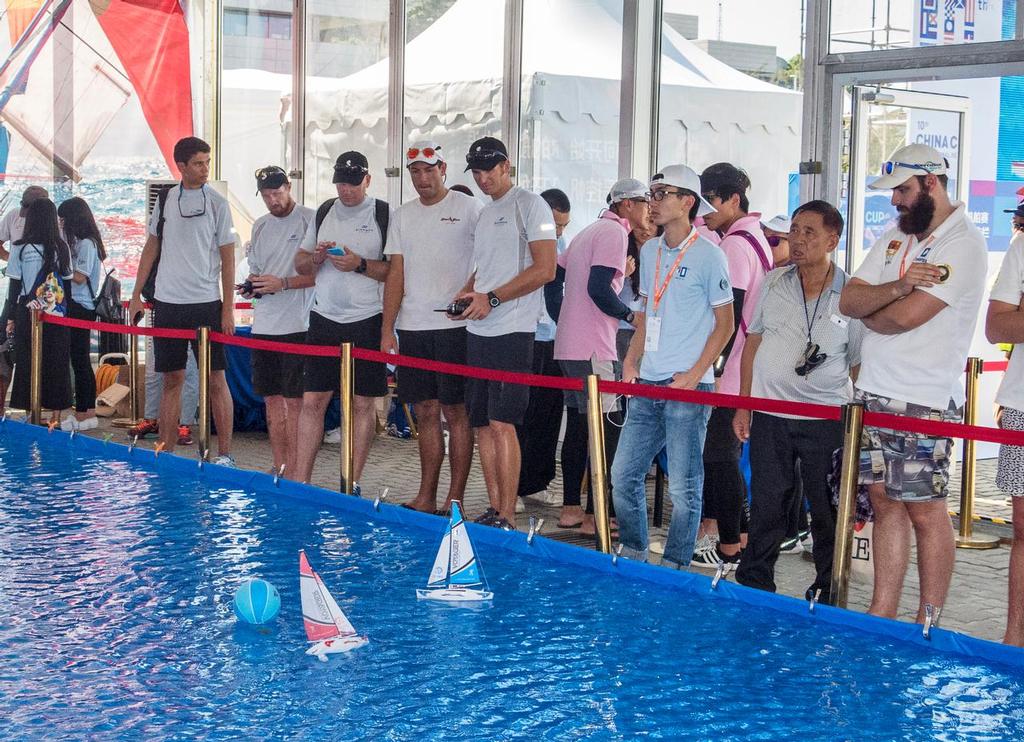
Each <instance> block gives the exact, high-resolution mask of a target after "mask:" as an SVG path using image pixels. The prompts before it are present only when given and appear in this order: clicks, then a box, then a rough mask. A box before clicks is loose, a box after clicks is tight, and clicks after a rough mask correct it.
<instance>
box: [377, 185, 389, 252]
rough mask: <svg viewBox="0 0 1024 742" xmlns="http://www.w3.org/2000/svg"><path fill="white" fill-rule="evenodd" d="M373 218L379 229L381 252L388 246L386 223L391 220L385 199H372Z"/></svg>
mask: <svg viewBox="0 0 1024 742" xmlns="http://www.w3.org/2000/svg"><path fill="white" fill-rule="evenodd" d="M373 218H374V219H375V220H376V221H377V228H378V229H379V230H380V251H381V253H383V252H384V248H385V247H387V246H388V223H389V222H390V221H391V207H390V206H388V202H387V201H381V200H380V199H379V198H375V199H373Z"/></svg>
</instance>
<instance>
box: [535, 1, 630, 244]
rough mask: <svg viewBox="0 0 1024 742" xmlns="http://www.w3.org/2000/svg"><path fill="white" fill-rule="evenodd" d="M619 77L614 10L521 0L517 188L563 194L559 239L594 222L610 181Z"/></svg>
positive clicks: (614, 5) (614, 173)
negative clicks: (568, 218) (564, 218)
mask: <svg viewBox="0 0 1024 742" xmlns="http://www.w3.org/2000/svg"><path fill="white" fill-rule="evenodd" d="M621 77H622V3H621V2H616V1H613V0H526V2H525V4H524V10H523V80H522V90H523V93H522V105H521V117H520V127H521V129H520V130H521V139H520V149H519V183H520V184H521V185H522V186H524V187H526V188H529V189H530V190H533V191H535V192H537V193H540V192H541V191H544V190H546V189H548V188H560V189H561V190H563V191H565V193H566V194H567V195H568V196H569V201H570V202H571V204H572V211H573V214H574V219H573V220H572V222H570V226H569V228H568V230H567V236H571V235H572V234H573V233H575V232H576V231H578V230H579V229H580V228H582V227H584V226H586V225H587V224H589V223H590V222H591V221H592V220H593V219H595V218H596V217H597V215H598V214H599V213H600V211H601V209H602V208H604V207H605V205H606V203H605V196H606V195H607V194H608V191H609V189H610V188H611V186H612V184H613V183H614V182H615V180H616V179H617V178H618V154H619V106H620V99H619V95H620V80H621Z"/></svg>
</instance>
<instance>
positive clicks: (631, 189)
mask: <svg viewBox="0 0 1024 742" xmlns="http://www.w3.org/2000/svg"><path fill="white" fill-rule="evenodd" d="M631 198H642V199H644V200H645V201H646V200H647V198H648V196H647V186H646V185H645V184H644V182H643V181H642V180H637V179H636V178H623V179H622V180H617V181H615V185H613V186H612V189H611V190H610V191H609V192H608V196H607V198H606V199H605V201H607V202H608V205H609V206H611V205H612V204H617V203H619V202H620V201H628V200H629V199H631Z"/></svg>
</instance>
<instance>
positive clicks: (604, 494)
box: [587, 374, 612, 554]
mask: <svg viewBox="0 0 1024 742" xmlns="http://www.w3.org/2000/svg"><path fill="white" fill-rule="evenodd" d="M599 380H600V377H598V376H597V375H596V374H590V375H589V376H588V377H587V431H588V433H589V434H590V497H591V498H592V499H593V501H594V518H595V520H596V521H597V524H596V525H597V547H598V548H599V549H600V550H601V551H603V552H604V553H605V554H611V553H612V529H611V523H610V522H609V520H608V481H607V478H606V477H605V469H606V466H607V464H606V462H605V456H604V425H603V417H604V413H603V412H602V411H601V393H600V391H598V388H597V383H598V381H599Z"/></svg>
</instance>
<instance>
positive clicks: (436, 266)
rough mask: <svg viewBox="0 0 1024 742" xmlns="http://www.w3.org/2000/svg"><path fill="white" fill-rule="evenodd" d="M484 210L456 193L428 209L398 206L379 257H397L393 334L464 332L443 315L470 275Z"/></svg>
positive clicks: (417, 204)
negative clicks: (399, 288)
mask: <svg viewBox="0 0 1024 742" xmlns="http://www.w3.org/2000/svg"><path fill="white" fill-rule="evenodd" d="M483 208H484V205H483V204H482V203H480V201H478V200H477V199H475V198H473V197H472V196H467V195H466V194H464V193H459V192H458V191H448V195H447V196H445V197H444V198H443V199H441V201H439V202H438V203H436V204H433V205H431V206H425V205H424V204H423V203H422V202H421V201H420V200H419V199H418V198H417V199H416V200H414V201H409V202H408V203H405V204H402V205H401V206H400V207H399V208H398V209H397V210H396V211H395V217H394V219H392V221H391V223H390V227H389V229H388V246H387V248H386V249H385V250H384V254H385V255H401V256H402V269H403V270H402V273H403V276H404V284H405V295H404V297H403V299H402V309H401V311H400V312H399V313H398V321H397V322H396V323H395V326H396V327H397V328H398V329H399V330H450V329H452V328H453V327H464V326H465V324H466V323H465V322H464V321H463V322H453V321H452V320H450V319H448V315H446V314H445V313H444V312H436V311H434V310H436V309H444V308H445V307H447V306H448V304H449V303H450V302H451V300H452V298H454V297H455V295H456V294H458V293H459V292H460V291H461V290H462V288H463V287H464V286H465V285H466V281H467V280H468V279H469V276H470V274H471V273H472V272H473V234H474V232H475V231H476V224H477V220H478V219H479V218H480V211H481V210H482V209H483Z"/></svg>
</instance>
